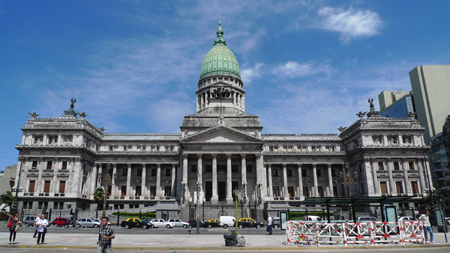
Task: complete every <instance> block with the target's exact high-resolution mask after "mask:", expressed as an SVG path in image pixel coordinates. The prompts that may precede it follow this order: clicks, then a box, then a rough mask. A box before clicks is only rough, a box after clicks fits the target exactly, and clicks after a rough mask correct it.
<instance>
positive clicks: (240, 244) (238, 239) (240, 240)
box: [237, 236, 245, 247]
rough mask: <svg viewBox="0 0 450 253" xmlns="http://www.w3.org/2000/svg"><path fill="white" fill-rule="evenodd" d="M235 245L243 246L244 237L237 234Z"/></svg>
mask: <svg viewBox="0 0 450 253" xmlns="http://www.w3.org/2000/svg"><path fill="white" fill-rule="evenodd" d="M237 246H238V247H245V238H244V237H243V236H239V237H238V238H237Z"/></svg>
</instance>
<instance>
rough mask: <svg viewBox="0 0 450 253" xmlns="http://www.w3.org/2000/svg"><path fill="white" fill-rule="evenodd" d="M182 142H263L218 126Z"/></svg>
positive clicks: (254, 137)
mask: <svg viewBox="0 0 450 253" xmlns="http://www.w3.org/2000/svg"><path fill="white" fill-rule="evenodd" d="M181 141H182V142H197V143H198V142H203V143H243V142H247V143H248V142H262V140H261V139H260V138H258V137H256V136H252V135H250V134H248V133H244V132H241V131H238V130H235V129H232V128H228V127H224V126H218V127H214V128H210V129H207V130H204V131H202V132H199V133H196V134H193V135H191V136H187V137H186V138H184V139H183V140H181Z"/></svg>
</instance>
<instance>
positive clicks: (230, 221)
mask: <svg viewBox="0 0 450 253" xmlns="http://www.w3.org/2000/svg"><path fill="white" fill-rule="evenodd" d="M220 222H221V223H222V225H223V228H228V227H233V226H234V225H235V222H236V218H234V217H233V216H220Z"/></svg>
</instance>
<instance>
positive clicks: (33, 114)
mask: <svg viewBox="0 0 450 253" xmlns="http://www.w3.org/2000/svg"><path fill="white" fill-rule="evenodd" d="M28 114H30V116H31V117H32V118H33V119H34V118H36V117H37V116H39V114H37V113H36V112H33V113H31V112H29V113H28Z"/></svg>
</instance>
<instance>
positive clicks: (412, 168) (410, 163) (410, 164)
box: [409, 162, 414, 170]
mask: <svg viewBox="0 0 450 253" xmlns="http://www.w3.org/2000/svg"><path fill="white" fill-rule="evenodd" d="M409 169H410V170H414V162H409Z"/></svg>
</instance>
